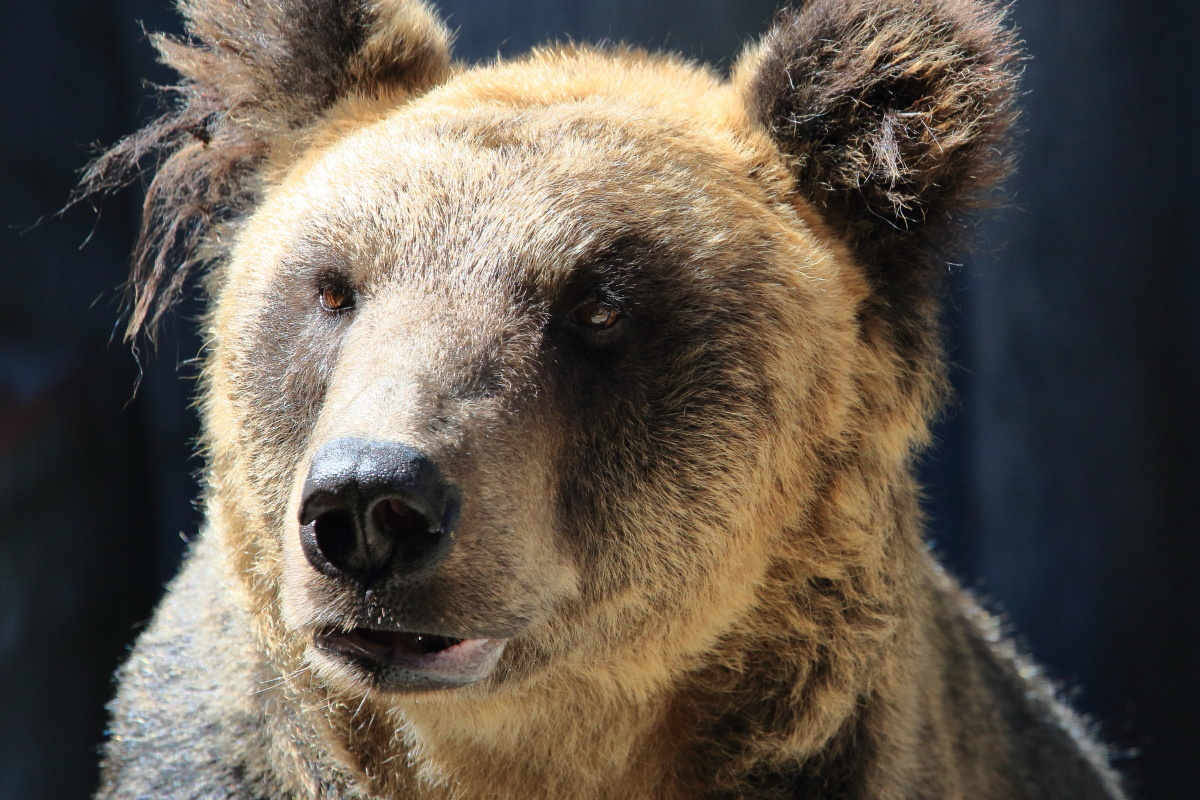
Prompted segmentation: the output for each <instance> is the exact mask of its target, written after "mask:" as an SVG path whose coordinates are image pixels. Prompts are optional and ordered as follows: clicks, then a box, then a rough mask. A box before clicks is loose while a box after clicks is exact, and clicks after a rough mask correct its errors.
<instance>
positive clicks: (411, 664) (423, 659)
mask: <svg viewBox="0 0 1200 800" xmlns="http://www.w3.org/2000/svg"><path fill="white" fill-rule="evenodd" d="M507 642H508V640H507V639H459V638H456V637H451V636H442V635H438V634H432V633H418V632H412V631H394V630H381V629H374V628H354V629H353V630H351V631H325V632H319V633H317V634H316V635H315V636H314V637H313V644H314V645H315V646H316V647H317V648H318V649H319V650H322V651H324V652H325V653H326V654H328V655H332V656H334V657H340V658H342V659H348V660H350V661H352V662H355V663H357V664H358V665H359V666H361V667H364V668H366V669H367V670H368V671H370V672H372V673H380V674H381V673H383V672H395V671H396V670H397V669H398V670H399V671H400V672H402V673H406V674H410V675H411V676H412V677H413V678H415V679H417V682H419V683H422V684H427V683H438V684H444V685H447V686H455V685H464V684H468V683H475V682H476V681H479V680H482V679H483V678H485V677H487V676H488V675H489V674H490V673H491V671H492V669H493V668H494V667H495V666H496V662H497V661H498V660H499V659H500V654H501V653H502V652H503V650H504V645H505V644H506V643H507ZM387 682H388V683H392V682H394V681H390V680H389V681H387ZM400 683H408V681H403V680H402V681H400Z"/></svg>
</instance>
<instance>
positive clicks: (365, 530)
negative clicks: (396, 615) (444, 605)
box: [299, 438, 506, 688]
mask: <svg viewBox="0 0 1200 800" xmlns="http://www.w3.org/2000/svg"><path fill="white" fill-rule="evenodd" d="M461 505H462V503H461V492H460V491H459V489H458V488H457V487H456V486H455V485H454V484H453V483H451V482H450V481H449V480H447V479H446V477H445V475H444V474H443V473H442V471H441V470H440V469H439V468H438V467H437V465H436V464H434V462H433V461H432V460H431V459H430V458H428V457H427V456H425V455H424V454H422V453H420V452H418V451H417V450H415V449H413V448H411V447H409V446H408V445H405V444H403V443H400V442H387V441H370V440H364V439H357V438H344V439H337V440H335V441H332V442H329V443H327V444H324V445H322V446H321V447H320V448H318V450H317V451H316V453H315V454H314V456H313V459H312V463H311V466H310V468H309V474H308V477H307V480H306V481H305V484H304V489H303V494H302V496H301V503H300V514H299V523H300V546H301V550H302V551H303V553H304V556H305V558H306V559H307V561H308V563H309V565H310V566H311V567H312V568H313V569H314V570H316V571H317V572H319V573H321V574H322V575H324V576H326V577H327V578H329V579H331V580H332V581H333V582H335V583H336V584H337V585H338V586H340V587H341V590H342V591H344V592H346V593H349V594H354V595H362V596H366V595H367V594H368V593H370V592H373V589H374V588H377V587H380V586H389V587H395V586H397V585H401V586H403V585H408V586H410V587H413V588H415V589H417V590H418V591H419V586H420V584H421V583H422V582H424V581H427V580H428V579H429V578H430V577H432V576H433V575H434V574H435V573H436V572H437V569H438V567H439V565H440V564H441V563H442V562H443V561H444V560H445V558H446V556H447V555H448V554H449V552H450V550H451V547H452V544H453V540H454V533H455V528H456V526H457V524H458V520H459V516H460V513H461ZM430 627H434V626H432V625H431V626H430ZM505 641H506V640H505V639H502V638H501V639H497V638H490V639H485V638H458V637H454V636H449V635H444V634H443V633H441V632H439V633H433V632H420V631H412V630H397V629H394V628H392V627H381V626H362V625H360V626H356V627H353V628H351V629H350V630H345V629H344V627H337V628H324V629H320V630H317V631H316V632H315V633H314V636H313V645H314V646H315V647H316V648H317V650H319V651H320V652H321V653H322V654H323V655H324V656H325V657H327V658H330V659H333V660H334V661H337V662H342V663H344V664H345V665H346V666H348V667H350V668H351V670H352V671H354V672H360V673H361V672H364V671H365V672H366V673H368V674H369V675H371V676H372V678H373V682H374V683H376V684H382V685H384V686H386V687H387V688H440V687H452V686H455V685H463V684H467V683H474V682H475V681H478V680H481V679H482V678H484V677H486V676H487V675H488V674H489V673H490V672H491V671H492V669H493V668H494V667H495V664H496V661H497V660H498V659H499V657H500V654H501V652H502V651H503V649H504V645H505Z"/></svg>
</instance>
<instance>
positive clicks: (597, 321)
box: [572, 300, 621, 330]
mask: <svg viewBox="0 0 1200 800" xmlns="http://www.w3.org/2000/svg"><path fill="white" fill-rule="evenodd" d="M620 318H621V309H619V308H617V307H616V306H615V305H611V304H609V303H602V302H601V301H599V300H589V301H587V302H586V303H584V304H583V305H581V306H580V307H579V308H577V309H575V313H574V314H573V315H572V319H573V320H574V321H575V322H576V324H578V325H583V326H584V327H587V328H596V329H598V330H604V329H605V328H611V327H612V326H613V325H616V324H617V320H619V319H620Z"/></svg>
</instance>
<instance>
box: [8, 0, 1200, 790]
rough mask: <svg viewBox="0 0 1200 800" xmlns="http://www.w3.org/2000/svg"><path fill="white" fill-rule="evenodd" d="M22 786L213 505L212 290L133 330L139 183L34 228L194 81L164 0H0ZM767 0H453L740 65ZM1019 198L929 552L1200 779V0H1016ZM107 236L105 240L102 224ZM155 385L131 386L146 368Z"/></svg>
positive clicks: (93, 740)
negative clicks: (198, 503)
mask: <svg viewBox="0 0 1200 800" xmlns="http://www.w3.org/2000/svg"><path fill="white" fill-rule="evenodd" d="M2 2H3V8H4V10H3V15H2V17H0V18H2V19H3V25H2V26H0V76H2V77H0V137H2V138H0V165H2V166H0V800H28V798H82V797H86V796H87V795H88V793H89V792H90V790H91V787H92V785H93V783H94V781H95V779H96V775H95V761H96V747H97V745H98V743H99V741H100V739H101V736H102V732H103V727H104V712H103V704H104V703H105V701H106V700H107V698H108V696H109V695H110V693H111V691H112V687H111V684H110V678H109V676H110V674H111V672H112V670H113V669H114V668H115V667H116V665H117V664H118V662H119V660H120V659H121V658H122V654H123V653H124V652H125V650H126V648H127V647H128V644H129V642H130V641H131V639H132V638H133V636H134V635H135V633H136V631H137V630H138V627H139V625H141V624H142V623H143V622H144V621H145V620H146V619H147V617H148V616H149V614H150V612H151V608H152V606H153V603H154V601H155V599H156V598H157V596H158V595H159V593H160V592H161V591H162V586H163V584H164V582H165V581H167V580H168V579H169V578H170V576H171V575H172V574H173V572H174V570H175V568H176V565H177V563H178V559H179V556H180V554H181V553H182V549H183V539H184V537H186V536H190V535H192V534H193V533H194V532H195V530H196V528H197V526H198V524H199V520H200V515H199V513H198V511H197V510H196V509H195V508H194V506H193V499H194V498H195V496H196V494H197V484H196V479H195V477H194V473H195V471H196V469H197V468H198V467H199V464H198V462H197V461H196V459H195V458H194V457H193V456H192V444H191V441H192V439H193V437H194V436H195V433H196V420H195V414H194V412H193V411H192V410H191V409H190V407H189V401H190V398H191V396H192V393H193V388H194V385H193V382H192V377H193V375H194V372H195V367H194V366H192V365H191V363H190V362H191V360H192V359H193V358H194V357H195V355H196V353H197V351H198V349H199V344H198V339H197V337H196V334H195V330H194V329H195V318H196V315H197V314H198V313H199V307H198V305H197V304H196V303H195V302H194V301H189V302H185V303H183V304H182V305H181V307H180V311H179V313H178V314H176V315H175V316H174V317H173V318H172V319H171V320H169V322H168V324H167V325H166V326H165V329H164V331H163V333H162V335H161V336H160V337H159V341H158V345H157V348H155V349H153V350H151V349H149V348H148V347H146V346H145V345H144V344H143V346H142V348H141V353H140V365H139V360H138V359H137V358H135V354H134V353H132V352H131V349H130V347H129V346H127V345H124V344H121V343H120V341H119V336H117V337H115V338H114V335H113V332H114V325H115V324H116V321H117V318H118V314H119V296H120V294H119V291H118V287H119V285H120V283H121V281H122V277H123V274H124V271H125V266H126V263H127V253H128V252H129V250H130V246H131V238H132V236H133V234H134V231H135V226H136V224H137V208H138V204H139V203H140V197H139V192H138V191H137V190H136V189H135V190H134V191H129V192H126V193H124V194H123V195H120V196H117V197H115V198H112V199H110V200H109V201H107V202H106V203H104V205H103V208H102V213H101V214H100V215H99V216H97V214H96V213H95V212H94V211H93V210H92V209H90V208H88V207H83V208H76V209H74V210H72V211H70V212H69V213H67V214H66V215H65V216H62V217H61V218H57V219H51V220H49V221H48V222H46V223H45V224H43V225H41V226H40V227H37V228H34V229H32V230H30V229H28V228H29V226H30V225H31V224H32V223H34V222H35V221H36V220H37V219H38V218H39V217H40V216H42V215H45V214H49V213H52V212H55V211H56V210H57V209H59V208H60V207H61V206H63V204H64V202H65V200H66V199H67V197H68V196H69V194H70V192H71V188H72V184H73V182H74V180H75V178H76V171H77V170H78V169H79V168H80V167H81V166H82V165H83V164H84V163H85V162H86V161H87V159H88V153H89V146H90V145H91V144H93V143H111V142H113V141H114V140H115V139H117V138H118V137H120V136H121V135H123V134H125V133H128V132H130V131H132V130H134V129H135V127H137V125H138V124H139V120H140V119H142V118H144V116H145V115H147V114H149V113H151V112H153V110H154V109H155V107H156V101H155V100H154V99H153V93H152V92H151V90H150V89H149V88H148V86H147V83H146V81H147V80H149V81H152V82H154V83H157V84H166V83H169V82H170V81H171V76H170V75H169V74H166V73H165V72H164V71H163V69H162V68H161V67H159V66H158V65H157V64H155V62H154V58H153V53H152V51H151V48H150V46H149V43H148V42H147V41H146V38H145V36H144V35H143V32H142V27H141V26H142V25H144V26H145V28H146V29H148V30H168V31H169V30H177V28H178V23H177V21H176V19H175V17H174V14H173V13H172V12H171V10H170V8H169V7H168V3H167V2H166V0H107V1H105V0H100V1H98V0H37V2H29V0H2ZM774 5H775V2H774V0H740V1H738V0H489V1H488V2H480V0H445V1H444V2H442V3H440V7H441V9H442V11H443V12H444V13H445V14H446V15H447V17H448V18H449V21H450V24H451V26H452V27H455V28H458V29H459V37H458V45H457V52H458V55H459V56H460V57H461V58H464V59H467V60H478V59H482V58H489V57H491V56H493V55H495V54H496V53H497V52H501V53H516V52H520V51H522V50H524V49H526V48H527V47H529V46H530V45H532V44H535V43H537V42H541V41H544V40H545V39H547V38H552V37H565V36H570V37H573V38H575V39H581V40H596V39H602V38H608V39H619V40H626V41H631V42H636V43H639V44H643V45H647V46H650V47H655V48H661V47H666V48H670V49H676V50H680V51H683V52H684V53H687V54H689V55H691V56H694V57H696V58H701V59H705V60H709V61H712V62H714V63H716V64H719V65H721V66H723V67H727V66H728V65H729V64H730V62H731V60H732V57H733V55H734V54H735V53H736V52H737V51H738V49H739V48H740V47H741V45H742V44H743V43H744V42H745V41H747V40H748V38H749V37H751V36H752V35H754V34H756V33H758V32H761V31H763V30H765V29H766V27H767V25H768V22H769V20H770V17H771V12H772V10H773V7H774ZM1014 16H1015V19H1016V22H1017V25H1018V26H1019V28H1020V29H1021V31H1022V33H1023V35H1024V37H1025V40H1026V42H1027V44H1028V49H1029V52H1030V53H1031V54H1032V60H1031V61H1030V62H1029V63H1028V67H1027V70H1026V75H1025V81H1024V88H1025V90H1026V91H1027V92H1028V94H1027V96H1026V97H1025V98H1024V107H1025V116H1024V120H1023V124H1024V127H1025V133H1024V135H1023V137H1022V140H1021V149H1022V158H1021V165H1020V171H1019V173H1018V175H1017V176H1016V178H1015V179H1014V180H1012V181H1011V182H1010V184H1009V188H1010V189H1011V191H1012V196H1013V202H1012V204H1011V207H1010V208H1008V209H1006V210H1005V211H1003V212H1002V213H1000V214H998V215H995V216H993V217H991V218H989V219H988V220H987V221H986V222H984V223H983V224H982V225H981V226H980V232H979V233H980V236H979V242H980V244H979V247H978V249H977V250H976V251H975V253H974V254H973V255H972V256H970V257H969V258H966V259H965V260H964V263H963V264H962V265H960V266H956V267H954V268H953V280H952V283H953V286H952V297H951V303H950V307H949V312H948V323H949V324H948V338H949V344H950V348H951V350H952V353H953V356H954V359H955V362H956V364H957V367H956V368H955V373H954V377H955V382H956V385H957V388H958V401H957V402H956V403H955V404H954V406H953V407H952V408H951V409H950V410H949V412H948V413H947V415H946V417H945V419H944V420H943V421H942V422H941V423H940V425H939V428H938V445H937V447H936V448H935V450H934V451H933V452H932V453H930V454H929V456H928V458H927V460H926V463H925V466H924V468H925V471H926V477H927V482H928V484H929V487H930V488H929V502H928V508H929V512H930V515H931V518H932V522H931V540H932V542H933V544H934V546H935V547H936V549H937V550H938V551H940V552H941V553H942V555H943V556H944V557H945V559H946V560H947V561H948V563H949V564H950V565H951V568H952V569H953V571H954V572H955V573H956V574H958V575H959V576H961V577H962V578H963V579H964V580H965V581H966V582H967V583H968V584H970V585H972V586H974V587H976V588H977V589H978V591H979V592H980V593H981V594H982V595H983V596H985V597H986V598H988V600H989V603H990V605H991V607H992V608H994V609H998V610H1000V611H1002V612H1003V613H1005V614H1006V615H1007V617H1008V618H1009V619H1010V620H1011V622H1012V623H1013V625H1014V627H1015V629H1016V630H1017V631H1019V636H1020V639H1021V640H1022V641H1023V642H1024V643H1025V644H1026V646H1027V647H1028V648H1029V649H1030V650H1031V651H1032V652H1033V653H1034V654H1035V656H1036V657H1037V658H1038V659H1039V660H1041V661H1042V662H1043V663H1045V664H1046V665H1047V668H1048V670H1049V672H1050V674H1051V675H1053V676H1054V677H1055V678H1056V679H1058V680H1059V681H1061V682H1062V683H1064V684H1065V685H1067V686H1072V687H1074V686H1078V687H1082V688H1080V689H1078V690H1077V691H1076V692H1075V694H1074V697H1075V702H1076V704H1077V706H1079V707H1080V708H1082V709H1085V710H1086V711H1087V712H1089V713H1090V714H1092V715H1093V716H1094V718H1095V719H1096V720H1097V721H1098V723H1099V725H1100V729H1101V731H1102V732H1103V735H1104V736H1105V738H1107V739H1108V740H1109V741H1112V742H1114V743H1115V744H1116V745H1117V746H1118V747H1119V748H1121V750H1122V752H1124V753H1125V754H1126V757H1125V758H1124V760H1123V761H1122V764H1121V766H1122V768H1123V770H1124V771H1125V772H1126V774H1127V775H1129V776H1130V780H1131V785H1132V787H1133V789H1134V793H1135V795H1136V796H1138V797H1142V798H1163V799H1164V800H1166V799H1168V798H1180V799H1182V798H1189V799H1190V798H1196V797H1200V755H1198V753H1197V747H1198V745H1200V736H1198V735H1197V722H1196V720H1198V719H1200V708H1198V707H1197V706H1198V705H1200V703H1198V700H1200V693H1198V692H1197V690H1196V686H1195V683H1196V679H1197V678H1198V677H1200V674H1198V667H1200V637H1198V636H1197V633H1198V632H1200V580H1198V579H1197V578H1198V576H1200V537H1197V535H1196V534H1197V532H1198V527H1200V526H1198V525H1197V520H1198V519H1200V411H1198V404H1197V398H1198V397H1200V314H1198V313H1197V311H1196V310H1197V309H1200V264H1198V263H1197V256H1198V254H1200V252H1198V251H1200V194H1198V190H1197V187H1198V186H1200V156H1198V155H1197V153H1198V152H1200V150H1198V149H1197V147H1196V139H1197V136H1198V135H1200V134H1198V133H1197V132H1198V131H1200V124H1198V123H1200V120H1198V119H1197V117H1198V116H1200V80H1198V79H1200V24H1198V22H1200V5H1198V4H1196V3H1194V2H1193V0H1157V1H1156V2H1154V3H1146V2H1144V1H1143V0H1017V2H1016V4H1015V8H1014ZM85 242H86V243H87V244H86V246H83V245H84V243H85ZM138 385H140V389H139V390H138V391H137V392H136V394H135V392H134V387H135V386H138Z"/></svg>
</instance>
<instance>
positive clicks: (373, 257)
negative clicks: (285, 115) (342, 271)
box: [252, 98, 795, 278]
mask: <svg viewBox="0 0 1200 800" xmlns="http://www.w3.org/2000/svg"><path fill="white" fill-rule="evenodd" d="M436 100H437V98H430V99H429V101H427V102H418V103H416V104H413V105H412V106H406V107H402V108H400V109H397V110H395V111H393V112H392V113H390V114H389V115H387V116H386V117H384V118H383V119H380V120H377V121H375V122H372V123H369V124H366V125H364V126H362V127H361V128H358V129H355V130H352V131H350V132H349V133H346V134H344V135H341V136H340V137H338V138H337V139H335V140H333V141H332V142H329V143H328V144H326V145H324V146H317V147H314V148H313V151H312V152H311V153H310V154H308V156H307V157H306V158H305V159H304V160H303V162H302V163H300V164H298V165H297V167H296V168H294V169H293V170H292V171H291V172H290V173H289V174H288V176H287V177H286V178H285V180H284V181H283V182H282V185H281V186H280V187H279V188H278V189H277V190H276V191H275V192H274V193H272V196H271V197H270V198H269V199H268V201H267V202H266V203H265V204H264V206H263V208H262V210H261V212H260V215H259V216H260V217H263V218H265V219H264V220H258V221H256V222H266V223H267V227H269V228H271V229H273V230H271V231H270V232H267V233H265V235H264V236H262V237H257V238H260V239H261V238H265V239H267V240H270V241H273V242H276V243H278V244H279V246H280V248H281V249H279V250H277V251H276V254H275V255H274V256H273V257H271V258H269V259H268V261H276V262H277V261H279V260H281V259H286V258H287V257H288V256H289V251H292V252H294V251H296V250H297V249H304V248H309V247H311V245H312V244H313V243H314V242H315V243H318V244H319V245H320V246H321V247H324V248H327V249H331V250H334V251H336V252H337V253H338V254H339V255H340V257H342V258H343V259H345V260H346V261H347V262H348V265H349V266H358V267H360V268H364V267H367V266H368V265H369V264H370V263H382V264H389V263H396V262H398V261H407V260H411V259H412V258H414V257H417V258H420V259H422V260H423V261H424V262H425V263H427V264H430V263H432V262H434V261H436V262H445V261H448V260H454V261H455V262H456V263H458V264H459V265H462V264H465V263H470V262H472V261H492V262H494V261H495V260H496V259H510V260H513V261H518V262H520V263H523V264H526V265H527V266H528V267H537V266H541V267H543V268H547V269H550V271H551V273H552V274H553V273H559V274H560V275H561V273H562V272H563V270H561V269H553V267H554V266H555V265H558V266H563V265H567V266H569V265H570V264H572V263H574V262H577V261H579V260H581V259H586V257H587V256H588V255H589V254H590V253H593V252H595V251H597V250H600V249H603V248H604V247H606V246H608V245H610V244H612V243H613V242H615V241H617V240H621V239H629V238H630V237H634V238H639V237H640V238H644V239H647V240H648V241H647V242H646V243H647V245H648V246H649V245H655V246H659V245H661V246H663V247H664V248H666V249H672V250H675V251H677V252H678V251H686V252H688V253H689V254H691V255H693V256H697V257H699V258H701V259H705V260H709V259H711V258H713V257H719V259H718V260H736V259H737V257H738V256H737V250H738V249H740V248H739V246H738V243H739V242H740V243H741V244H742V245H746V246H757V244H761V242H763V241H764V240H766V239H769V238H771V236H772V235H775V236H778V235H779V234H781V233H789V234H791V235H794V233H795V228H794V227H790V228H789V227H788V226H787V225H786V224H784V221H783V220H781V219H780V218H779V215H778V209H776V208H774V207H773V204H772V198H771V197H770V196H769V192H768V191H767V190H766V188H765V187H764V185H763V183H762V182H760V181H758V180H755V179H754V178H753V177H752V173H753V170H754V164H755V161H754V159H753V158H752V157H751V154H750V153H748V152H747V151H748V150H749V148H742V147H738V146H737V144H738V142H737V140H736V138H734V137H732V136H720V135H711V134H708V133H706V132H705V131H698V130H696V128H697V125H696V124H695V122H694V121H690V120H686V119H681V118H679V117H677V116H676V115H674V114H673V113H672V112H671V110H670V109H666V110H665V111H664V110H663V109H657V108H646V107H644V106H640V105H628V106H625V107H618V108H613V107H611V105H608V104H607V101H597V100H593V99H587V98H583V99H578V98H569V99H566V100H564V101H562V102H557V103H553V104H546V105H541V106H534V107H514V106H511V105H505V104H495V103H489V104H474V105H458V104H447V103H439V102H436ZM254 227H258V228H261V227H263V226H262V225H256V224H252V228H254ZM546 277H547V278H550V277H551V276H550V275H546Z"/></svg>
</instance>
